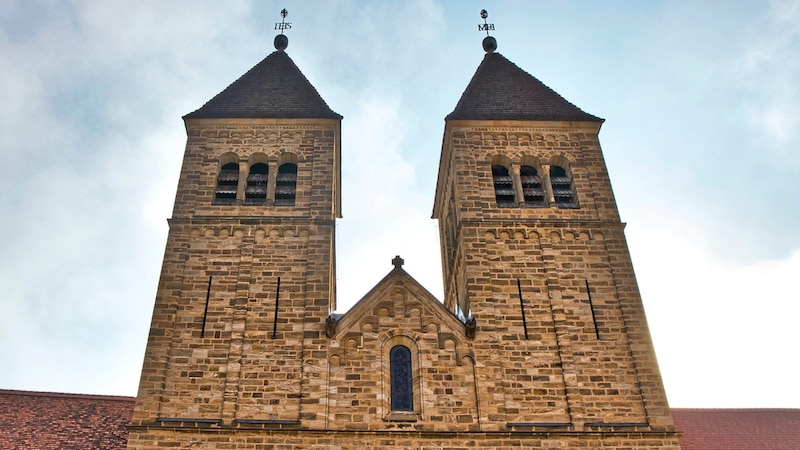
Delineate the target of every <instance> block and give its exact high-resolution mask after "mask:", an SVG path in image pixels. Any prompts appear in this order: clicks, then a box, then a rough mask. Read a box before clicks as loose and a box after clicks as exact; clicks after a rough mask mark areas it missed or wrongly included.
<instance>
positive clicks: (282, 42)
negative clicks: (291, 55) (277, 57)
mask: <svg viewBox="0 0 800 450" xmlns="http://www.w3.org/2000/svg"><path fill="white" fill-rule="evenodd" d="M288 15H289V11H287V10H286V8H283V9H282V10H281V23H277V22H276V23H275V29H276V30H281V34H279V35H277V36H275V49H276V50H280V51H283V50H286V47H288V46H289V38H288V37H286V35H284V34H283V30H291V29H292V22H287V21H286V16H288Z"/></svg>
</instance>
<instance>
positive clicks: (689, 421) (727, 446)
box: [672, 408, 800, 450]
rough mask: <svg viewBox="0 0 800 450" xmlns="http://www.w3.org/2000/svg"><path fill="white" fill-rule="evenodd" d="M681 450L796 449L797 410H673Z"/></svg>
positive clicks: (799, 426)
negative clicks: (679, 435) (680, 433)
mask: <svg viewBox="0 0 800 450" xmlns="http://www.w3.org/2000/svg"><path fill="white" fill-rule="evenodd" d="M672 418H673V419H674V420H675V428H676V429H677V430H678V431H680V432H682V433H683V435H682V436H681V448H682V449H683V450H694V449H703V450H761V449H764V450H782V449H791V450H797V449H800V409H684V408H673V409H672Z"/></svg>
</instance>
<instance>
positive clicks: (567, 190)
mask: <svg viewBox="0 0 800 450" xmlns="http://www.w3.org/2000/svg"><path fill="white" fill-rule="evenodd" d="M550 185H551V186H552V187H553V197H555V200H556V206H558V207H559V208H577V207H578V203H577V202H576V201H575V190H574V189H573V188H572V179H571V178H570V177H569V175H567V171H566V170H564V168H563V167H560V166H550Z"/></svg>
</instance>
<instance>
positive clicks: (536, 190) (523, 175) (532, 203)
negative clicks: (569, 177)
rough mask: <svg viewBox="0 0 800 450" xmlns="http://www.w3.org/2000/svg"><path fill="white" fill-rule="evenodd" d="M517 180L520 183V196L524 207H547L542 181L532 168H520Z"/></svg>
mask: <svg viewBox="0 0 800 450" xmlns="http://www.w3.org/2000/svg"><path fill="white" fill-rule="evenodd" d="M519 179H520V182H521V183H522V195H523V198H524V199H525V206H527V207H529V208H544V207H545V206H547V201H545V192H544V186H542V179H541V178H540V177H539V173H538V172H537V171H536V169H535V168H534V167H532V166H522V167H520V169H519Z"/></svg>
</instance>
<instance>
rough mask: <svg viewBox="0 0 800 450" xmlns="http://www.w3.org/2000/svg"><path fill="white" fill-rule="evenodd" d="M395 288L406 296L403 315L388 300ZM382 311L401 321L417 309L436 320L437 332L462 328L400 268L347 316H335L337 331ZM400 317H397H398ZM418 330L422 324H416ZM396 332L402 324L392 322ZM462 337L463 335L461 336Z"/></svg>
mask: <svg viewBox="0 0 800 450" xmlns="http://www.w3.org/2000/svg"><path fill="white" fill-rule="evenodd" d="M397 286H402V287H403V290H405V291H407V292H409V294H411V295H409V296H408V298H406V300H405V304H404V308H405V311H395V309H396V308H397V305H395V304H394V301H393V299H392V298H391V291H392V290H393V288H395V287H397ZM382 308H385V309H386V310H387V312H388V313H389V315H390V316H392V317H396V316H397V317H398V318H399V317H402V316H403V315H405V314H406V313H408V311H409V310H412V309H419V310H420V314H421V317H420V318H422V316H426V317H428V319H435V320H436V322H437V325H439V326H437V328H438V329H439V330H441V329H442V327H444V328H446V329H449V330H463V329H464V324H463V323H462V322H461V321H460V320H458V318H457V317H456V316H455V315H453V313H451V312H450V311H449V310H448V309H447V308H445V306H444V305H443V304H442V302H440V301H439V300H437V299H436V298H435V297H434V296H433V294H431V293H430V292H429V291H428V290H427V289H425V287H423V286H422V285H421V284H419V282H418V281H417V280H415V279H414V277H412V276H411V275H409V274H408V272H406V271H405V270H403V269H402V268H400V267H395V268H394V269H393V270H392V271H391V272H389V274H388V275H386V276H385V277H384V278H383V279H382V280H381V281H380V282H378V284H376V285H375V287H373V288H372V289H371V290H370V291H369V292H368V293H367V294H366V295H365V296H364V297H362V298H361V300H359V301H358V302H357V303H356V304H355V305H353V307H352V308H351V309H350V310H349V311H347V313H345V314H343V315H341V316H338V315H337V316H336V319H337V320H338V324H337V325H338V329H339V330H342V329H348V328H351V327H355V326H356V324H358V323H359V322H360V321H361V320H363V319H364V318H366V317H367V316H371V315H376V316H379V315H380V310H381V309H382ZM398 313H399V314H398ZM415 325H416V326H417V327H421V326H424V325H425V324H415ZM393 326H394V327H395V328H396V329H402V328H403V327H404V324H402V323H400V322H395V323H394V324H393ZM461 334H462V335H463V332H462V333H461Z"/></svg>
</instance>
